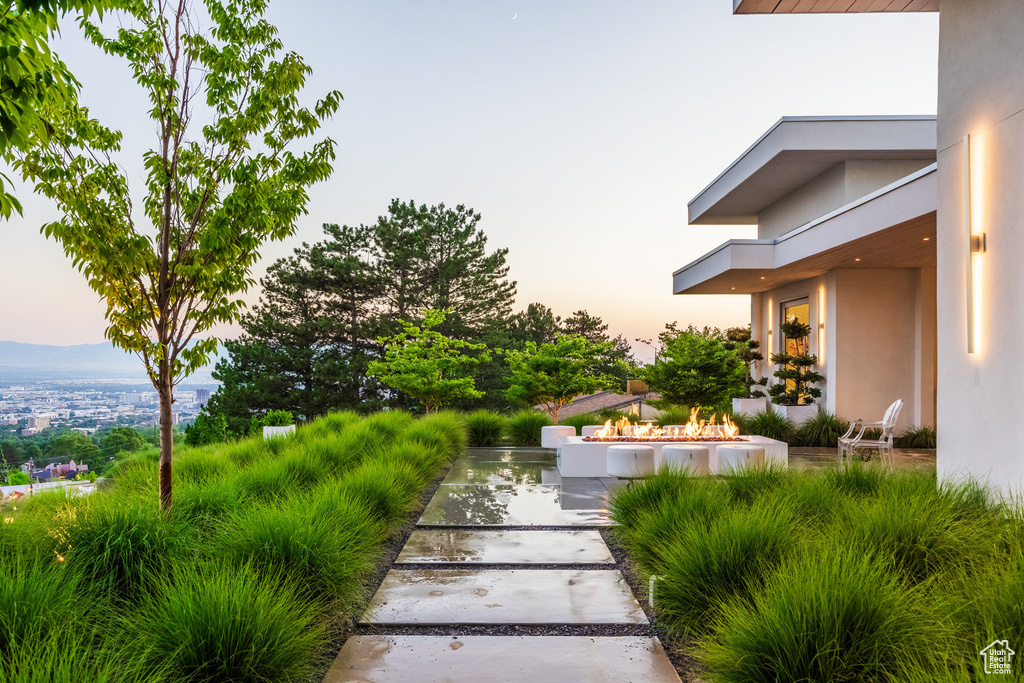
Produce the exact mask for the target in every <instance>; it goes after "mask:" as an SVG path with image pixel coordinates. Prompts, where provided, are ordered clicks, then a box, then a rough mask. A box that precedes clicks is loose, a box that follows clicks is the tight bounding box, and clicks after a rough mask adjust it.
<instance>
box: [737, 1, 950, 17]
mask: <svg viewBox="0 0 1024 683" xmlns="http://www.w3.org/2000/svg"><path fill="white" fill-rule="evenodd" d="M732 11H733V14H847V13H849V14H852V13H856V12H938V11H939V0H732Z"/></svg>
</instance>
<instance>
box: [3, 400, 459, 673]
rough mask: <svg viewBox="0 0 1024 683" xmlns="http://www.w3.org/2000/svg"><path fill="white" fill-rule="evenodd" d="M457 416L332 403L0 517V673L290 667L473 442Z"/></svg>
mask: <svg viewBox="0 0 1024 683" xmlns="http://www.w3.org/2000/svg"><path fill="white" fill-rule="evenodd" d="M465 441H466V436H465V426H464V424H463V422H462V419H461V418H459V417H457V416H455V415H453V414H449V413H441V414H437V415H434V416H431V417H427V418H423V419H420V420H414V419H413V418H412V417H410V416H409V415H407V414H404V413H400V412H393V413H380V414H377V415H374V416H372V417H369V418H365V419H363V418H360V417H358V416H356V415H354V414H350V413H340V414H335V415H330V416H328V417H326V418H323V419H321V420H318V421H316V422H314V423H312V424H310V425H308V426H306V427H303V428H301V429H299V431H298V432H297V433H296V434H295V435H294V436H291V437H288V438H281V439H272V440H269V441H263V440H262V439H249V440H245V441H241V442H238V443H235V444H230V445H222V446H217V447H206V448H198V449H191V450H188V449H183V450H180V451H178V452H177V453H176V454H175V464H174V466H175V470H174V473H175V506H174V514H173V517H172V518H171V519H169V520H168V519H164V518H162V517H161V516H160V514H159V512H158V511H157V490H156V480H157V474H156V462H155V460H154V459H153V457H152V456H151V455H150V456H134V457H132V458H130V459H127V460H124V461H122V462H120V463H118V464H117V466H116V467H115V469H114V470H113V474H112V476H113V478H114V482H115V484H114V486H112V487H110V488H108V489H104V490H102V491H98V492H96V493H93V494H91V495H89V496H86V497H81V498H67V497H66V496H64V495H63V494H45V495H37V496H35V497H34V498H33V499H31V500H27V501H24V502H22V503H20V504H19V505H18V510H17V511H16V512H15V513H14V515H13V521H12V522H10V523H5V524H0V680H2V681H5V682H11V683H22V682H23V683H29V682H30V681H31V682H36V681H47V682H51V681H52V682H54V683H59V682H62V681H69V682H70V681H97V682H100V683H104V682H109V683H130V682H135V681H138V682H142V681H146V682H155V683H164V682H166V683H177V682H184V681H189V682H200V681H211V682H212V681H268V682H269V681H292V680H296V679H297V678H299V677H301V676H303V675H304V674H306V673H308V672H309V671H310V670H311V669H312V668H313V666H314V665H315V662H316V659H317V658H318V657H323V656H333V654H334V652H328V651H327V645H328V643H330V642H331V641H332V636H335V635H337V634H338V632H339V630H340V629H343V628H344V627H345V625H346V624H347V623H349V621H350V619H351V618H352V617H354V616H357V615H358V613H359V611H360V610H361V608H362V605H364V604H365V601H366V599H367V595H366V588H365V581H366V579H367V578H368V577H369V575H370V574H371V573H372V572H373V571H374V569H375V568H376V565H377V563H378V562H379V561H380V553H381V550H382V548H383V547H384V545H385V544H386V542H387V541H388V540H389V538H391V537H392V536H393V534H394V533H395V532H396V531H397V530H398V529H399V527H400V526H401V525H402V524H403V523H404V521H405V518H406V516H407V515H408V513H409V512H410V511H412V510H413V509H414V508H415V507H416V506H417V505H418V503H419V498H420V494H421V492H422V490H423V488H424V487H425V486H427V485H428V484H429V483H430V482H431V481H433V480H434V479H435V478H436V477H437V476H438V475H439V474H440V473H441V472H442V471H443V470H444V468H446V467H447V465H448V464H449V463H450V461H451V458H453V457H454V456H455V455H456V454H457V453H459V452H461V451H462V449H463V448H464V446H465Z"/></svg>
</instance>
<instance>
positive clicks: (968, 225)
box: [964, 133, 985, 353]
mask: <svg viewBox="0 0 1024 683" xmlns="http://www.w3.org/2000/svg"><path fill="white" fill-rule="evenodd" d="M971 171H972V168H971V135H970V133H968V134H967V135H965V136H964V233H965V240H964V244H965V246H966V247H967V255H966V256H967V259H966V260H967V278H966V284H967V353H974V351H975V347H976V345H977V342H978V337H979V336H980V334H979V332H980V331H979V330H978V329H977V326H978V324H979V323H980V320H979V317H980V316H977V315H976V314H975V309H976V308H980V306H979V303H980V302H979V301H978V300H977V297H978V296H979V295H980V293H981V287H980V283H977V284H976V283H975V276H976V275H980V268H978V267H977V266H976V265H975V263H974V259H975V257H976V256H977V255H978V254H982V253H984V251H985V233H983V232H979V233H975V232H974V220H973V215H972V214H973V211H974V202H973V201H972V200H973V197H972V194H971V190H972V185H971Z"/></svg>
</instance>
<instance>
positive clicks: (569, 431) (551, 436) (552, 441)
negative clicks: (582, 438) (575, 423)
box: [540, 425, 576, 448]
mask: <svg viewBox="0 0 1024 683" xmlns="http://www.w3.org/2000/svg"><path fill="white" fill-rule="evenodd" d="M560 436H576V428H575V427H569V426H565V425H552V426H551V427H541V428H540V447H541V448H558V437H560Z"/></svg>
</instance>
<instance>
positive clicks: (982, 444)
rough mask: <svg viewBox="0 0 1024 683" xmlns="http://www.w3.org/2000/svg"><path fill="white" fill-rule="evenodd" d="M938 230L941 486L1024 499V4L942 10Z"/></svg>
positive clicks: (998, 0) (994, 1)
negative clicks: (971, 285) (970, 271)
mask: <svg viewBox="0 0 1024 683" xmlns="http://www.w3.org/2000/svg"><path fill="white" fill-rule="evenodd" d="M939 25H940V29H939V99H938V139H939V145H938V147H939V156H938V162H939V163H938V174H939V179H938V182H939V209H938V226H937V244H936V247H937V268H938V279H937V297H938V309H937V316H938V329H939V334H938V414H937V426H938V439H939V449H938V456H937V465H938V473H939V477H940V480H942V481H948V480H957V479H961V478H963V477H966V476H972V477H974V478H976V479H979V480H981V481H985V482H987V483H988V484H989V485H990V486H991V487H992V489H993V491H994V492H996V493H1002V494H1014V495H1017V496H1020V495H1024V451H1022V449H1021V448H1020V444H1019V439H1020V437H1019V434H1017V432H1018V431H1019V429H1020V427H1019V423H1018V421H1019V419H1020V416H1021V415H1022V414H1024V390H1022V388H1021V378H1020V374H1021V367H1022V361H1021V348H1022V347H1024V343H1022V339H1024V113H1022V110H1024V48H1022V36H1024V2H1021V0H942V9H941V12H940V19H939ZM965 134H970V135H971V136H972V141H971V147H972V162H971V163H972V181H973V194H972V204H973V209H974V211H973V215H974V223H975V228H974V229H975V232H984V233H986V235H987V243H988V245H987V246H988V248H987V251H986V252H985V253H984V254H980V255H978V256H976V257H975V265H976V268H977V270H978V273H977V278H976V280H975V282H976V288H975V292H976V293H975V303H976V306H977V314H978V316H979V318H978V320H977V323H976V327H975V329H976V330H977V331H978V340H977V351H976V353H974V354H968V353H967V349H966V344H967V342H966V339H967V316H966V308H967V307H966V282H965V279H966V259H967V256H966V247H965V244H966V235H965V228H964V218H963V216H964V198H963V197H964V190H963V187H964V185H963V182H964V163H963V147H962V141H963V137H964V135H965Z"/></svg>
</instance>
